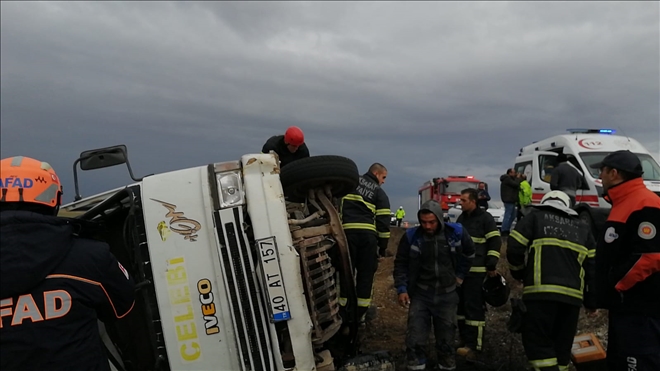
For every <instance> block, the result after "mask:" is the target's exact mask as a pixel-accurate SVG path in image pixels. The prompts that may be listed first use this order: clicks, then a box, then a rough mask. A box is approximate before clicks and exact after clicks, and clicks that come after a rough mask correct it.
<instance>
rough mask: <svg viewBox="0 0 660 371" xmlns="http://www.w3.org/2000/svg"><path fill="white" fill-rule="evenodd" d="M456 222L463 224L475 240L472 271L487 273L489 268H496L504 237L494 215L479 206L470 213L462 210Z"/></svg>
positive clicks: (490, 269) (473, 240) (491, 269)
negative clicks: (498, 228) (501, 235)
mask: <svg viewBox="0 0 660 371" xmlns="http://www.w3.org/2000/svg"><path fill="white" fill-rule="evenodd" d="M456 222H457V223H460V224H462V225H463V228H465V229H466V230H467V231H468V233H470V237H471V238H472V242H474V247H475V257H474V261H473V262H472V268H470V272H472V273H485V272H486V271H487V270H489V271H493V270H495V268H496V267H497V262H498V260H499V259H500V247H501V246H502V238H501V237H500V232H499V231H498V230H497V224H495V219H493V216H492V215H490V213H489V212H487V211H484V210H482V209H481V208H478V207H477V208H476V209H474V210H473V211H472V212H470V213H468V212H465V211H464V212H462V213H461V215H459V216H458V219H457V220H456Z"/></svg>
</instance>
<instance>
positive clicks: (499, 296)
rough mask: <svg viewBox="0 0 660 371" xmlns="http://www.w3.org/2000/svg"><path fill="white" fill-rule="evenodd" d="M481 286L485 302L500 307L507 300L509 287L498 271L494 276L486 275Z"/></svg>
mask: <svg viewBox="0 0 660 371" xmlns="http://www.w3.org/2000/svg"><path fill="white" fill-rule="evenodd" d="M482 288H483V292H484V299H485V300H486V303H488V304H490V305H492V306H494V307H501V306H502V305H504V304H506V302H507V300H509V292H510V291H511V289H510V288H509V286H508V285H507V284H506V280H505V279H504V277H502V275H501V274H499V273H498V274H497V276H494V277H490V276H486V279H484V284H483V286H482Z"/></svg>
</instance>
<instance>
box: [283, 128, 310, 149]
mask: <svg viewBox="0 0 660 371" xmlns="http://www.w3.org/2000/svg"><path fill="white" fill-rule="evenodd" d="M284 143H286V144H290V145H292V146H296V147H297V146H301V145H302V144H303V143H305V135H304V134H303V132H302V130H300V128H299V127H297V126H290V127H289V128H288V129H286V133H284Z"/></svg>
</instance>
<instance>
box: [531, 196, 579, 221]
mask: <svg viewBox="0 0 660 371" xmlns="http://www.w3.org/2000/svg"><path fill="white" fill-rule="evenodd" d="M539 206H550V207H553V208H555V209H557V210H560V211H563V212H565V213H567V214H570V215H577V212H575V210H573V209H571V206H572V205H571V198H570V197H568V195H567V194H566V193H564V192H562V191H550V192H548V193H546V194H545V196H543V198H542V199H541V205H539Z"/></svg>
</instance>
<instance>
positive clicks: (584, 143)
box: [578, 139, 603, 149]
mask: <svg viewBox="0 0 660 371" xmlns="http://www.w3.org/2000/svg"><path fill="white" fill-rule="evenodd" d="M578 145H580V147H582V148H586V149H598V148H600V147H601V146H602V145H603V142H601V141H600V140H594V139H580V141H579V142H578Z"/></svg>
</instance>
